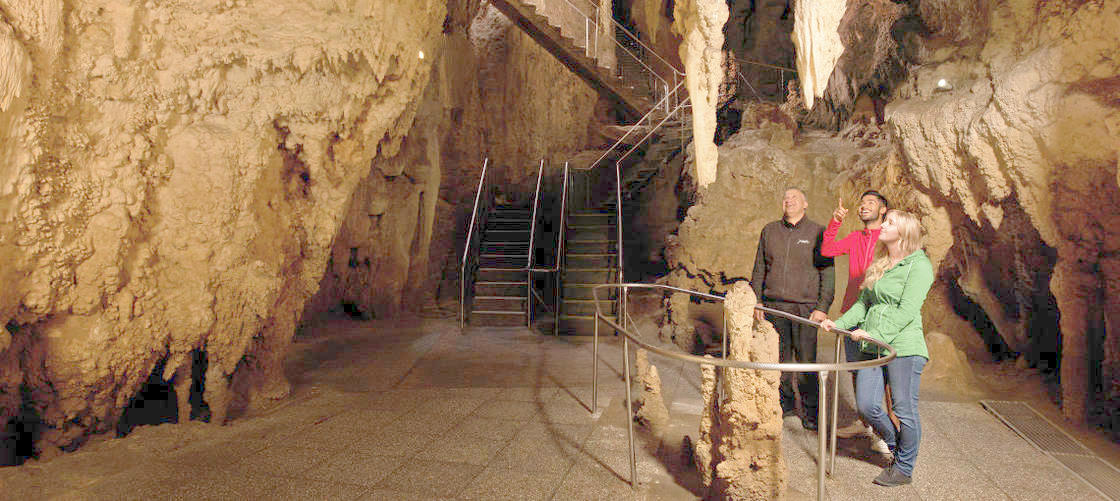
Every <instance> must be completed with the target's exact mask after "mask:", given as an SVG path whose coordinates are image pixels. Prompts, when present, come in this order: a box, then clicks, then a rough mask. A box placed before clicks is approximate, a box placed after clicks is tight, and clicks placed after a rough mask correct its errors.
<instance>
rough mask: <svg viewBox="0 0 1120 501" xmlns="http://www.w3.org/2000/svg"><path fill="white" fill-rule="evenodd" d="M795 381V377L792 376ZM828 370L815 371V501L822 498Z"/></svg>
mask: <svg viewBox="0 0 1120 501" xmlns="http://www.w3.org/2000/svg"><path fill="white" fill-rule="evenodd" d="M794 380H795V381H796V378H794ZM827 388H828V371H824V370H822V371H818V372H817V501H823V500H824V467H825V463H826V462H827V461H825V456H826V455H827V451H826V450H825V444H826V442H827V440H825V438H826V435H827V433H826V432H824V431H823V430H827V429H828V411H827V410H825V409H826V408H827V405H826V404H827V403H828V390H827Z"/></svg>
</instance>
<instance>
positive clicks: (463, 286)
mask: <svg viewBox="0 0 1120 501" xmlns="http://www.w3.org/2000/svg"><path fill="white" fill-rule="evenodd" d="M489 164H490V158H489V157H487V158H486V159H485V160H483V162H482V174H480V175H479V176H478V191H477V192H476V193H475V194H474V209H473V210H472V211H471V224H470V226H469V227H467V242H466V244H464V246H463V264H462V265H461V266H460V268H459V330H462V329H463V327H465V326H466V322H467V312H466V300H467V280H469V278H468V277H467V258H468V257H469V256H470V255H471V247H472V245H471V244H472V243H473V242H474V233H475V231H474V228H475V221H477V219H478V206H479V201H480V200H481V198H482V191H483V190H482V187H483V186H484V185H485V183H486V169H487V167H488V166H489Z"/></svg>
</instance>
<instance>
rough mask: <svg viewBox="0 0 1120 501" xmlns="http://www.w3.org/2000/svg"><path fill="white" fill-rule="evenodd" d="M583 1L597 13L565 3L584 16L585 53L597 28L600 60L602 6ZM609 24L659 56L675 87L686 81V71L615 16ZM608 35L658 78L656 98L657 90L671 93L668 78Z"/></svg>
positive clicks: (596, 40) (630, 39)
mask: <svg viewBox="0 0 1120 501" xmlns="http://www.w3.org/2000/svg"><path fill="white" fill-rule="evenodd" d="M583 1H584V4H585V6H586V7H590V8H591V9H593V10H594V12H595V13H596V15H595V16H594V17H593V16H592V15H591V14H589V13H587V12H584V10H583V9H581V8H580V7H579V6H577V5H575V4H573V3H572V2H571V0H564V3H565V4H567V5H568V6H569V7H571V8H572V10H574V11H575V12H576V13H578V14H579V15H580V16H582V17H583V18H584V39H585V44H586V47H584V51H585V53H586V51H588V50H589V49H590V48H591V44H590V40H589V38H590V32H591V26H594V28H595V29H594V31H595V55H594V57H595V59H596V60H598V59H599V52H598V44H599V38H601V35H600V33H601V32H603V31H604V30H603V27H604V25H603V24H602V23H601V22H600V21H599V16H598V13H600V12H601V7H600V6H599V5H596V4H594V3H592V2H591V1H590V0H583ZM609 25H610V26H612V27H613V28H614V29H615V30H617V31H619V32H621V33H622V34H623V35H625V37H626V38H627V39H628V40H629V41H632V42H633V43H635V44H636V45H637V46H638V47H640V48H642V49H644V53H648V54H651V55H652V56H653V57H655V58H657V60H658V61H660V62H661V63H662V64H664V65H665V66H666V67H667V68H668V71H669V73H670V74H672V76H673V84H674V87H676V83H677V81H678V80H679V81H682V82H683V81H684V79H683V77H684V72H683V71H681V70H679V69H677V67H676V66H674V65H673V64H672V63H670V62H669V61H666V60H665V59H664V58H663V57H661V56H660V55H659V54H657V52H656V51H654V50H653V49H652V48H651V47H649V46H648V45H646V44H645V43H643V42H642V41H641V39H639V38H638V37H637V36H636V35H634V34H633V33H631V32H630V30H628V29H626V27H625V26H622V25H621V24H619V23H618V21H615V20H614V18H613V17H612V18H611V19H610V23H609ZM608 35H609V38H610V39H611V41H612V42H614V44H615V46H616V47H618V48H620V49H622V50H623V51H624V52H625V53H626V54H627V55H628V56H630V58H631V59H633V60H634V61H637V62H638V64H639V65H641V66H642V67H643V68H645V70H646V71H647V72H648V74H649V77H651V78H652V79H655V80H657V82H653V83H654V92H655V95H654V97H655V98H656V92H658V91H662V92H665V93H666V95H667V96H668V95H669V82H668V81H667V80H665V79H664V78H662V77H661V75H659V74H658V72H657V71H656V70H654V69H653V68H652V67H650V66H649V65H648V64H646V62H645V61H644V60H643V59H642V57H641V56H639V55H637V54H634V53H633V52H631V51H630V49H629V48H627V47H626V45H624V44H623V43H621V42H619V41H618V39H616V38H615V36H614V35H613V34H608ZM617 67H618V70H619V71H620V72H621V68H622V66H621V63H617ZM658 82H659V83H660V85H657V83H658ZM654 109H656V107H654ZM666 109H668V106H666Z"/></svg>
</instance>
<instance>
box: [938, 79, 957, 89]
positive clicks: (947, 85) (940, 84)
mask: <svg viewBox="0 0 1120 501" xmlns="http://www.w3.org/2000/svg"><path fill="white" fill-rule="evenodd" d="M937 90H953V84H951V83H949V81H948V80H945V79H944V78H942V79H941V80H938V81H937Z"/></svg>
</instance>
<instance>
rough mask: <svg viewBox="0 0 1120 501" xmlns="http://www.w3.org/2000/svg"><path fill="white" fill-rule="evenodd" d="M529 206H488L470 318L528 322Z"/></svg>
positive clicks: (491, 322)
mask: <svg viewBox="0 0 1120 501" xmlns="http://www.w3.org/2000/svg"><path fill="white" fill-rule="evenodd" d="M531 217H532V215H531V209H529V208H528V207H516V206H508V205H499V206H495V207H493V208H491V209H490V211H489V213H488V214H487V217H486V226H485V227H484V228H483V232H482V242H481V245H480V246H479V247H480V252H479V255H478V269H477V270H476V271H475V282H474V293H475V296H474V303H473V304H472V306H471V311H470V318H471V322H472V323H474V324H478V325H527V324H528V322H529V317H528V309H529V278H530V277H529V273H528V271H527V267H528V256H529V240H530V231H531V227H532V224H531V223H532V221H531V219H530V218H531Z"/></svg>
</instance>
